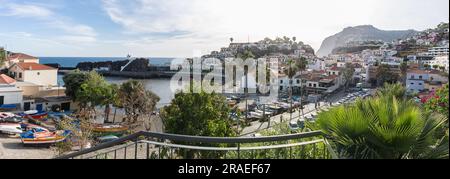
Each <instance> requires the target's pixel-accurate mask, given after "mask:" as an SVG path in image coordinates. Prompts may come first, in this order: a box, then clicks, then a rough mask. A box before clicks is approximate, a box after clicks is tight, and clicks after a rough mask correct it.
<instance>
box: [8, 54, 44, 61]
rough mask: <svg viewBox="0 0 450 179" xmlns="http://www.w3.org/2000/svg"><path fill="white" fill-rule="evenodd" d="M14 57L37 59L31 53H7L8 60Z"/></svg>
mask: <svg viewBox="0 0 450 179" xmlns="http://www.w3.org/2000/svg"><path fill="white" fill-rule="evenodd" d="M14 59H19V60H20V59H37V58H36V57H33V56H31V55H27V54H24V53H12V54H9V55H8V60H14Z"/></svg>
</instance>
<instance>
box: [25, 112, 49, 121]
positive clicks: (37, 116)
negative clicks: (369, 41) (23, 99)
mask: <svg viewBox="0 0 450 179" xmlns="http://www.w3.org/2000/svg"><path fill="white" fill-rule="evenodd" d="M19 115H20V116H22V117H23V118H28V119H37V120H43V119H46V118H47V117H48V113H47V112H39V111H37V110H30V111H25V112H23V113H21V114H19Z"/></svg>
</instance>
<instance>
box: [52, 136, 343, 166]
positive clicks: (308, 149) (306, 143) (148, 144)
mask: <svg viewBox="0 0 450 179" xmlns="http://www.w3.org/2000/svg"><path fill="white" fill-rule="evenodd" d="M196 158H202V159H205V158H206V159H337V155H336V154H335V152H334V151H333V149H332V147H331V145H330V144H329V143H328V141H327V139H326V138H324V136H323V135H322V132H320V131H313V132H306V133H300V134H290V135H280V136H269V137H234V138H223V137H199V136H186V135H177V134H165V133H153V132H138V133H135V134H132V135H129V136H126V137H123V138H120V139H117V140H114V141H111V142H108V143H104V144H100V145H98V146H96V147H93V148H89V149H85V150H82V151H79V152H74V153H70V154H67V155H64V156H60V157H57V158H56V159H196Z"/></svg>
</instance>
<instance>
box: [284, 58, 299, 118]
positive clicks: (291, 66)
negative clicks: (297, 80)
mask: <svg viewBox="0 0 450 179" xmlns="http://www.w3.org/2000/svg"><path fill="white" fill-rule="evenodd" d="M287 64H288V68H287V69H285V74H286V75H287V76H288V78H289V88H288V93H289V100H290V110H289V113H290V114H289V116H290V117H289V121H291V120H292V82H293V81H292V78H294V76H295V75H296V74H297V72H298V68H297V65H296V63H295V61H294V60H293V59H289V60H288V62H287Z"/></svg>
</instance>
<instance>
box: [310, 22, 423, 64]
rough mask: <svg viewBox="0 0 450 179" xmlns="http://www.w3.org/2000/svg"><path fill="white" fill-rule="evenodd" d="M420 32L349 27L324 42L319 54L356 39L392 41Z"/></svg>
mask: <svg viewBox="0 0 450 179" xmlns="http://www.w3.org/2000/svg"><path fill="white" fill-rule="evenodd" d="M416 33H418V32H417V31H415V30H399V31H386V30H380V29H377V28H375V27H374V26H372V25H362V26H355V27H347V28H345V29H344V30H343V31H342V32H339V33H337V34H335V35H333V36H331V37H328V38H326V39H325V40H324V41H323V42H322V46H321V47H320V49H319V51H317V56H319V57H322V56H327V55H329V54H331V53H332V51H333V50H334V49H335V48H337V47H343V46H345V45H346V44H347V43H349V42H354V41H378V40H380V41H384V42H392V41H393V40H396V39H404V38H408V37H411V36H413V35H414V34H416Z"/></svg>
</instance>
